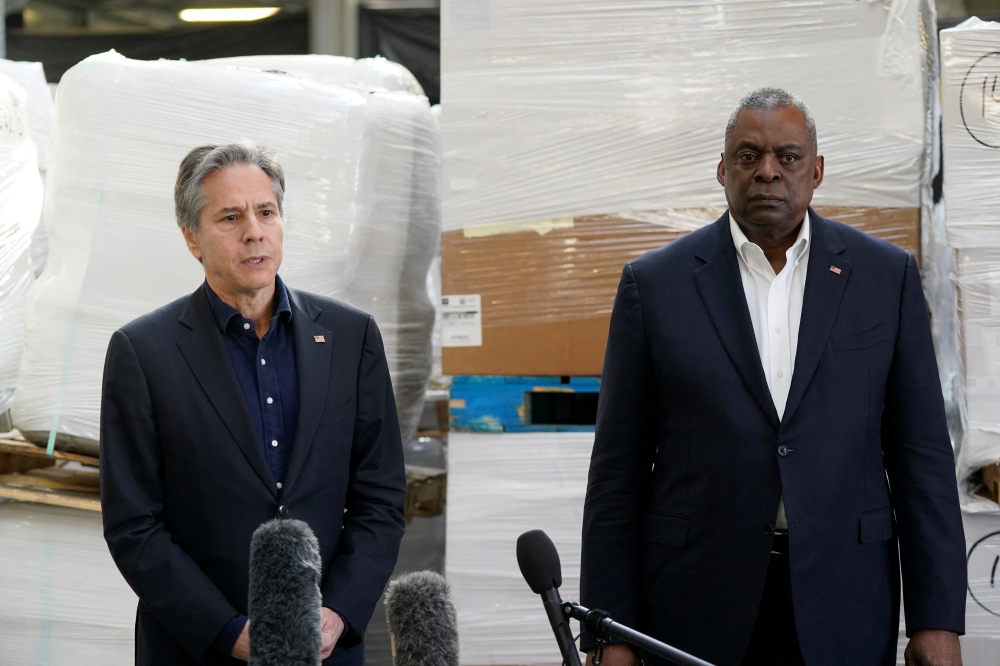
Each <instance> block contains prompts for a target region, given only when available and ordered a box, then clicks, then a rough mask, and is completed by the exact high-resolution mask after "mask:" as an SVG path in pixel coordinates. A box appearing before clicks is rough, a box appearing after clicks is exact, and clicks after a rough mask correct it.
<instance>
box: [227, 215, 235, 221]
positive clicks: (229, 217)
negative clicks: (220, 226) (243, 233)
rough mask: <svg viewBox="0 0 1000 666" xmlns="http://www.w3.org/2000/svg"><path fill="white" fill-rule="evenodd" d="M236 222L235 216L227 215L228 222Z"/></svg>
mask: <svg viewBox="0 0 1000 666" xmlns="http://www.w3.org/2000/svg"><path fill="white" fill-rule="evenodd" d="M235 221H236V216H235V215H226V222H235Z"/></svg>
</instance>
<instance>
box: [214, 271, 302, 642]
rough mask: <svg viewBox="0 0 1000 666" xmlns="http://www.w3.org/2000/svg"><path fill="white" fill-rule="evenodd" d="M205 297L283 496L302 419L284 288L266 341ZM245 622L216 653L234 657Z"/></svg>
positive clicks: (277, 293)
mask: <svg viewBox="0 0 1000 666" xmlns="http://www.w3.org/2000/svg"><path fill="white" fill-rule="evenodd" d="M205 293H206V294H207V295H208V300H209V302H210V303H211V304H212V311H213V312H214V313H215V320H216V322H218V324H219V330H220V331H222V339H223V341H225V343H226V351H227V352H228V353H229V360H230V362H232V365H233V371H234V372H235V373H236V380H237V381H238V382H239V385H240V390H241V391H242V392H243V398H244V399H245V400H246V404H247V409H248V410H249V411H250V417H251V419H253V427H254V430H256V431H257V441H258V443H259V444H260V446H261V448H262V449H263V450H264V458H266V459H267V465H268V467H270V469H271V476H273V477H274V481H275V483H276V484H277V486H278V490H279V492H280V490H281V486H282V484H283V483H284V481H285V473H286V472H287V470H288V457H289V454H290V453H291V447H292V440H293V439H294V438H295V430H296V427H297V425H298V419H299V377H298V370H297V369H296V366H295V339H294V337H293V336H292V308H291V306H290V305H289V302H288V292H287V291H286V289H285V284H284V283H283V282H282V281H281V278H280V277H278V276H275V278H274V315H273V316H272V317H271V325H270V327H269V328H268V331H267V333H265V334H264V337H263V338H258V337H257V331H256V329H255V327H254V323H253V320H251V319H247V318H246V317H244V316H243V315H242V314H240V312H239V311H238V310H237V309H236V308H234V307H232V306H231V305H228V304H226V303H224V302H223V300H222V299H221V298H219V296H218V295H217V294H216V293H215V292H214V291H212V288H211V287H209V286H208V282H207V281H206V282H205ZM246 622H247V618H246V616H244V615H237V616H236V617H234V618H233V619H231V620H230V621H229V623H228V624H227V625H226V626H225V628H223V630H222V631H221V632H220V633H219V636H218V637H217V638H216V639H215V648H216V649H217V650H219V652H221V653H222V654H224V655H227V656H228V655H229V654H231V653H232V651H233V645H235V644H236V640H237V639H238V638H239V636H240V633H241V632H242V631H243V627H244V626H245V625H246Z"/></svg>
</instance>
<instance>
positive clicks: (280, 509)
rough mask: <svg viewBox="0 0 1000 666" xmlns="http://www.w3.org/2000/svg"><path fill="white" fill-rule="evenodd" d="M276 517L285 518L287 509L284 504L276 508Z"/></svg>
mask: <svg viewBox="0 0 1000 666" xmlns="http://www.w3.org/2000/svg"><path fill="white" fill-rule="evenodd" d="M278 515H279V516H287V515H288V507H286V506H285V505H284V504H282V505H281V506H279V507H278Z"/></svg>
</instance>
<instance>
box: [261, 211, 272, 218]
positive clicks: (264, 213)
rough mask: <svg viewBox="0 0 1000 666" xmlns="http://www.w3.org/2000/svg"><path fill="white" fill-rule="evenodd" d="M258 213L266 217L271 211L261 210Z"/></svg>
mask: <svg viewBox="0 0 1000 666" xmlns="http://www.w3.org/2000/svg"><path fill="white" fill-rule="evenodd" d="M260 214H261V215H263V216H264V217H267V216H268V215H270V214H271V211H269V210H262V211H260Z"/></svg>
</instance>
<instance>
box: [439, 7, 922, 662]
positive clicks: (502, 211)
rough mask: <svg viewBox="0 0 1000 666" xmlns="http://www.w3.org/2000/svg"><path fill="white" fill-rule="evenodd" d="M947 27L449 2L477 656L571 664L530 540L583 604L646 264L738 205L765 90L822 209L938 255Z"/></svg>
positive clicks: (470, 638)
mask: <svg viewBox="0 0 1000 666" xmlns="http://www.w3.org/2000/svg"><path fill="white" fill-rule="evenodd" d="M934 17H935V15H934V9H933V5H932V3H929V2H926V1H918V2H893V3H857V2H828V3H800V2H791V1H784V0H778V1H775V2H767V3H752V2H749V3H748V2H742V1H738V0H722V1H721V2H712V3H690V2H682V1H680V0H677V1H673V0H666V1H664V2H656V3H646V4H642V3H640V4H635V3H630V4H622V3H616V2H611V1H609V0H582V1H580V0H574V1H570V0H496V1H493V2H489V3H465V2H459V1H458V0H446V1H445V2H444V3H443V4H442V10H441V18H442V52H441V57H442V94H443V100H442V104H441V108H442V117H441V128H442V155H443V172H442V215H443V234H442V244H441V257H442V259H441V261H442V268H441V271H442V289H441V293H442V303H441V312H442V344H443V369H444V373H445V374H447V375H456V378H455V382H454V384H453V385H452V394H451V428H452V431H451V435H450V442H449V486H450V487H449V499H450V500H451V501H450V502H449V510H448V558H447V571H448V576H449V579H450V581H451V584H452V586H453V590H454V591H455V595H456V601H457V606H458V620H459V635H460V640H461V643H462V662H463V663H464V664H469V665H472V664H557V663H559V661H560V659H559V655H558V652H557V650H556V647H555V642H554V641H553V639H552V637H551V632H550V631H549V629H548V627H547V623H546V622H545V619H544V614H543V612H542V607H541V603H540V601H539V599H538V597H537V596H535V595H532V594H531V592H530V590H529V589H528V587H527V585H526V584H525V583H524V582H523V580H522V579H521V577H520V574H519V573H518V570H517V565H516V561H515V558H514V552H515V551H514V546H515V541H516V538H517V536H518V535H519V534H520V533H522V532H524V531H527V530H530V529H535V528H542V529H546V530H549V531H550V534H551V535H552V536H553V538H554V540H555V542H556V545H557V547H559V549H560V551H561V554H562V562H563V572H564V580H565V581H566V582H565V584H564V587H563V593H564V596H566V597H571V596H574V595H575V594H576V593H577V592H576V586H577V584H578V579H577V575H578V571H579V548H580V543H579V539H580V516H581V515H582V510H583V501H584V496H585V492H586V475H587V467H588V465H589V453H590V448H591V446H592V443H593V423H594V418H595V413H594V412H595V407H596V399H595V397H596V391H597V390H598V388H599V385H600V384H599V379H597V376H599V375H600V373H601V366H602V363H603V356H604V347H605V343H606V339H607V330H608V323H609V319H610V312H611V307H612V303H613V300H614V295H615V292H616V288H617V284H618V279H619V276H620V274H621V270H622V266H623V264H625V263H626V262H628V261H630V260H632V259H634V258H635V257H637V256H639V255H640V254H642V253H643V252H645V251H648V250H651V249H654V248H656V247H659V246H661V245H664V244H666V243H669V242H671V241H673V240H674V239H676V238H678V237H679V236H681V235H683V234H685V233H688V232H690V231H693V230H696V229H698V228H700V227H702V226H704V225H705V224H707V223H710V222H712V221H714V220H715V219H717V218H718V217H719V216H720V215H721V214H722V213H723V212H724V211H725V205H726V201H725V196H724V191H723V189H722V187H721V186H719V185H718V183H717V182H716V176H715V172H716V165H717V163H718V160H719V154H720V153H721V151H722V149H723V141H724V131H725V126H726V122H727V120H728V117H729V114H730V112H731V111H732V109H733V108H734V107H735V106H736V104H737V102H738V101H739V99H740V98H741V97H742V96H743V95H745V94H746V93H748V92H750V91H751V90H753V89H755V88H758V87H762V86H776V87H782V88H785V89H787V90H789V91H790V92H793V93H795V94H796V95H798V96H800V97H801V98H802V99H803V100H804V101H805V102H806V103H807V104H808V105H809V107H810V109H811V110H812V112H813V114H814V116H815V118H816V122H817V126H818V130H819V148H820V153H821V154H823V155H824V156H825V158H826V178H825V181H824V183H823V185H822V186H821V187H820V188H819V190H817V192H816V198H815V200H814V204H815V206H816V208H817V211H818V212H819V213H820V214H822V215H825V216H827V217H832V218H834V219H838V220H840V221H842V222H845V223H849V224H852V225H854V226H857V227H859V228H861V229H863V230H865V231H868V232H870V233H872V234H873V235H876V236H879V237H882V238H884V239H886V240H888V241H890V242H893V243H895V244H897V245H899V246H901V247H903V248H905V249H907V250H908V251H910V252H912V253H914V254H915V255H918V257H919V252H920V247H921V218H922V217H929V216H930V213H931V206H930V202H931V192H930V181H931V177H932V171H933V165H934V160H933V154H934V145H933V144H934V128H935V127H936V122H935V119H934V104H935V101H934V100H936V96H937V78H936V76H937V75H936V71H937V68H936V57H937V55H936V54H937V45H936V41H935V39H936V27H935V18H934ZM588 423H589V427H587V424H588ZM578 429H579V430H586V431H589V432H565V431H566V430H578ZM553 430H555V431H556V432H551V431H553ZM560 431H563V432H560ZM514 636H516V637H517V640H516V641H514V640H511V638H512V637H514Z"/></svg>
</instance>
